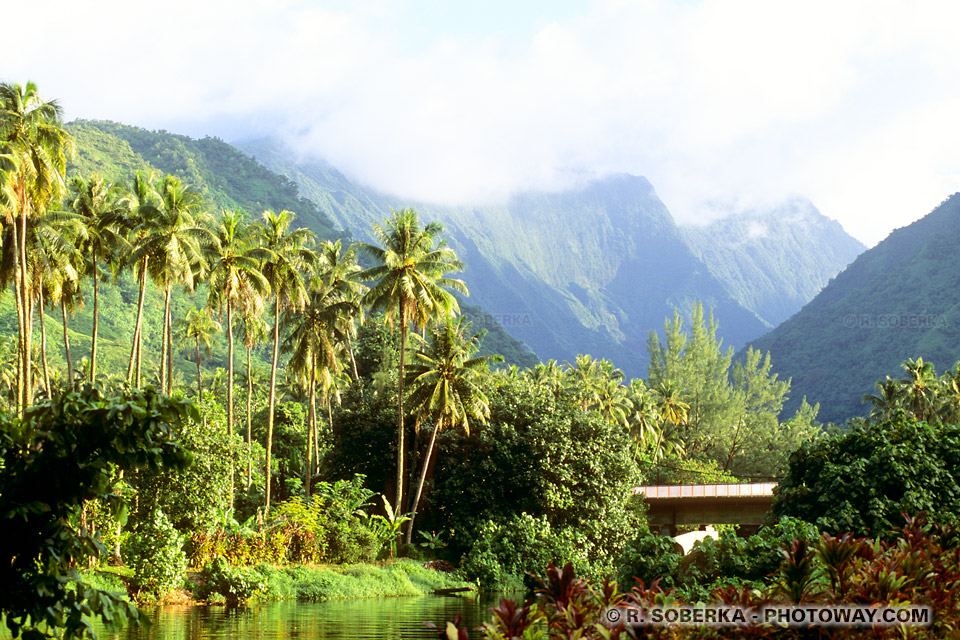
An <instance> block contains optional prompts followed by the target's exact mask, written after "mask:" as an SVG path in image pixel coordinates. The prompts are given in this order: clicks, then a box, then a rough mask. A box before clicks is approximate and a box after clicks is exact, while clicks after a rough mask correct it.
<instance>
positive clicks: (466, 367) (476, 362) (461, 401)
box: [406, 316, 503, 544]
mask: <svg viewBox="0 0 960 640" xmlns="http://www.w3.org/2000/svg"><path fill="white" fill-rule="evenodd" d="M469 330H470V325H469V323H465V322H463V319H462V318H457V319H456V320H454V319H453V318H452V317H450V316H447V317H446V319H445V320H444V321H442V322H440V323H438V325H437V326H436V328H434V329H433V330H432V331H431V333H430V339H429V340H424V339H423V338H421V337H420V336H418V335H416V334H413V339H414V341H415V342H416V350H415V351H414V354H413V362H412V363H411V364H410V367H409V369H408V370H407V372H406V376H407V382H408V383H409V385H410V406H411V412H412V413H413V414H414V415H416V416H417V418H418V420H425V421H429V422H432V423H434V426H433V432H432V433H431V434H430V443H429V444H428V445H427V452H426V454H425V455H424V457H423V464H422V466H421V469H420V479H419V480H418V481H417V489H416V492H415V493H414V495H413V503H412V508H411V509H410V512H411V513H410V521H409V523H408V525H407V536H406V544H410V541H411V539H412V537H413V521H414V518H416V515H417V509H418V508H419V506H420V495H421V493H422V491H423V485H424V482H425V481H426V477H427V469H428V467H429V466H430V459H431V458H432V457H433V446H434V443H435V442H436V441H437V434H438V433H440V431H441V430H443V429H444V428H446V427H452V426H454V425H460V426H462V427H463V430H464V431H465V432H466V433H467V434H469V433H470V420H477V421H480V422H483V421H485V420H486V418H487V416H489V415H490V407H489V404H488V401H487V396H486V395H485V394H484V393H483V390H482V389H481V388H480V383H481V382H482V378H483V374H484V371H485V370H486V368H487V365H488V363H489V362H493V361H496V362H499V361H502V360H503V358H502V357H500V356H478V357H471V356H473V354H474V353H476V352H477V350H478V349H479V348H480V341H481V338H482V337H483V334H484V333H486V332H485V331H481V332H480V333H475V334H473V335H469Z"/></svg>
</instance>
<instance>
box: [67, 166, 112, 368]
mask: <svg viewBox="0 0 960 640" xmlns="http://www.w3.org/2000/svg"><path fill="white" fill-rule="evenodd" d="M70 189H71V191H72V192H73V198H72V200H71V202H70V208H71V209H72V210H73V212H74V213H75V214H76V216H77V217H78V218H79V219H80V220H82V221H83V224H84V226H85V227H86V234H85V235H84V239H83V241H82V245H81V247H80V251H81V253H82V255H83V256H84V258H85V259H86V264H85V265H84V275H87V276H89V277H91V278H92V279H93V330H92V332H91V342H90V345H91V346H90V382H93V381H94V380H96V377H97V337H98V334H99V330H98V328H99V323H100V274H101V262H104V261H110V260H112V259H113V257H114V254H115V251H116V250H117V248H118V247H119V246H121V244H122V243H123V241H124V240H123V237H122V235H121V234H120V232H119V229H118V227H117V224H116V223H117V217H118V216H119V215H120V202H119V201H120V197H121V193H120V190H119V189H118V188H117V187H115V186H113V185H111V184H109V183H107V182H106V181H105V180H104V179H103V178H101V177H100V176H98V175H96V174H94V175H92V176H90V178H89V179H87V180H84V179H83V178H81V177H79V176H78V177H75V178H74V179H73V180H72V181H71V182H70Z"/></svg>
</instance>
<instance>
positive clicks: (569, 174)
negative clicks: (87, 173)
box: [0, 0, 960, 244]
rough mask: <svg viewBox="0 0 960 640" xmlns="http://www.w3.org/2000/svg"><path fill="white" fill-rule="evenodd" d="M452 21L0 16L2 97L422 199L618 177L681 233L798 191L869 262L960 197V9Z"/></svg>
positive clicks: (172, 11)
mask: <svg viewBox="0 0 960 640" xmlns="http://www.w3.org/2000/svg"><path fill="white" fill-rule="evenodd" d="M460 4H463V3H446V2H441V1H429V0H420V1H414V0H411V1H398V2H358V3H352V2H323V1H318V2H308V1H301V0H284V1H282V2H272V1H266V0H264V1H251V0H241V1H236V2H196V1H193V2H185V1H182V0H172V1H171V2H167V3H165V4H164V5H163V6H162V7H161V5H157V4H155V3H128V2H95V3H77V2H60V1H53V2H47V3H45V4H44V10H43V14H44V15H41V14H40V11H39V10H38V9H37V8H36V7H34V6H33V5H30V4H20V3H18V4H8V6H5V7H4V21H5V22H6V23H7V24H8V25H20V26H18V27H16V28H9V29H6V30H5V42H4V57H3V61H2V63H0V79H2V80H4V81H12V82H19V83H23V82H25V81H27V80H33V81H34V82H36V83H37V84H38V86H39V88H40V90H41V93H42V94H43V95H44V96H46V97H50V98H57V99H59V100H60V102H61V103H62V104H63V106H64V107H65V109H66V112H67V116H68V118H70V119H73V118H96V119H111V120H116V121H120V122H124V123H126V124H133V125H138V126H143V127H147V128H151V129H160V128H162V129H167V130H169V131H172V132H177V133H186V134H189V135H192V136H204V135H215V136H219V137H221V138H223V139H225V140H228V141H241V140H244V139H249V138H254V137H259V136H264V135H278V136H282V137H283V138H285V139H286V140H287V141H288V142H290V143H291V144H293V145H294V146H295V148H296V149H297V150H298V152H299V153H300V154H302V155H303V156H304V157H322V158H324V159H326V160H327V161H329V162H331V163H332V164H334V165H335V166H337V167H338V168H340V169H341V170H342V171H344V172H345V173H347V174H348V175H349V176H350V177H352V178H354V179H356V180H359V181H361V182H363V183H365V184H368V185H371V186H374V187H376V188H379V189H381V190H383V191H387V192H392V193H396V194H399V195H402V196H406V197H410V198H415V199H418V200H425V201H433V202H438V203H463V202H476V201H484V202H488V201H493V200H499V199H503V198H505V197H506V196H508V195H509V194H510V193H512V192H514V191H517V190H524V189H549V190H555V189H563V188H567V187H570V186H575V185H576V184H578V183H580V182H582V181H584V180H587V179H589V178H591V177H593V176H599V175H604V174H607V173H610V172H618V171H625V172H629V173H633V174H638V175H643V176H646V177H647V178H649V179H650V181H651V182H652V183H653V184H654V186H655V187H656V189H657V191H658V193H659V195H660V196H661V198H662V199H663V200H664V202H665V203H666V204H667V206H668V207H669V208H670V210H671V211H672V212H673V214H674V215H675V217H676V218H677V219H678V220H679V221H680V222H681V223H684V222H685V223H702V222H706V221H709V220H710V219H711V218H713V217H715V216H716V215H718V213H717V211H718V209H719V208H718V207H714V206H712V205H710V204H709V203H712V202H724V203H729V202H731V201H733V202H736V203H738V206H754V205H756V204H757V203H763V202H767V201H776V200H779V199H782V198H785V197H790V196H794V195H802V196H805V197H807V198H809V199H810V200H812V201H813V203H814V204H815V205H816V206H817V207H818V208H819V209H820V210H821V211H822V212H823V213H824V214H826V215H828V216H830V217H832V218H835V219H837V220H839V221H840V222H841V223H842V224H843V225H844V227H845V228H846V229H847V231H848V232H850V233H851V234H853V235H854V236H856V237H857V238H859V239H860V240H862V241H864V242H865V243H867V244H874V243H876V242H877V241H879V240H881V239H882V238H883V237H884V236H885V235H886V234H887V233H889V231H890V230H892V229H893V228H895V227H899V226H903V225H906V224H909V223H910V222H912V221H913V220H915V219H917V218H919V217H921V216H923V215H925V214H926V213H927V212H929V211H930V210H931V209H932V208H933V207H935V206H936V205H937V204H939V202H940V201H941V200H943V199H944V198H945V197H947V196H948V195H949V194H951V193H953V192H955V191H957V190H958V185H960V166H958V162H960V161H958V158H960V156H958V154H957V153H956V149H957V148H958V147H960V127H958V126H957V125H956V120H957V114H958V113H960V39H958V38H957V37H956V34H955V25H956V24H958V22H960V4H956V3H952V2H927V3H910V2H877V1H872V2H836V1H833V2H804V3H774V2H768V1H763V0H757V1H743V2H730V1H720V0H705V1H703V2H665V1H644V2H625V1H620V2H618V1H612V0H611V1H596V2H574V1H564V2H556V1H552V2H551V1H538V2H521V3H514V2H505V1H487V2H483V3H475V5H473V6H471V7H469V8H463V7H460V6H458V5H460Z"/></svg>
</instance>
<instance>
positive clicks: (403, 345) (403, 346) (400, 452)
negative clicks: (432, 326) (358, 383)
mask: <svg viewBox="0 0 960 640" xmlns="http://www.w3.org/2000/svg"><path fill="white" fill-rule="evenodd" d="M403 312H404V308H403V302H401V303H400V369H399V374H398V382H397V500H396V502H394V507H393V508H394V510H395V511H396V512H397V513H402V511H403V458H404V453H405V451H404V445H403V435H404V433H403V431H404V430H403V364H404V355H405V352H406V350H407V319H406V318H405V317H404V314H403Z"/></svg>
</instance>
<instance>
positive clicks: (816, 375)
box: [752, 194, 960, 422]
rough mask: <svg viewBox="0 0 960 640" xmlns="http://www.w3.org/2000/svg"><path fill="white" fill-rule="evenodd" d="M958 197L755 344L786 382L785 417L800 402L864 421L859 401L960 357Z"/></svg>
mask: <svg viewBox="0 0 960 640" xmlns="http://www.w3.org/2000/svg"><path fill="white" fill-rule="evenodd" d="M958 260H960V194H954V195H952V196H950V197H949V198H947V199H946V200H945V201H944V202H943V203H942V204H941V205H940V206H938V207H937V208H936V209H934V210H933V211H932V212H931V213H929V214H928V215H926V216H925V217H924V218H922V219H920V220H918V221H917V222H914V223H913V224H911V225H909V226H906V227H902V228H900V229H897V230H895V231H893V232H892V233H891V234H890V235H889V236H888V237H887V238H886V239H885V240H883V241H882V242H880V243H879V244H878V245H877V246H875V247H873V248H872V249H869V250H868V251H866V252H864V253H863V254H861V255H860V256H859V257H858V258H857V259H856V260H855V261H854V262H853V263H852V264H851V265H850V266H849V267H847V269H845V270H844V271H843V272H841V273H840V274H838V275H837V276H836V277H835V278H834V279H833V280H832V281H831V282H830V283H829V284H828V285H827V286H826V287H825V288H824V289H823V291H821V292H820V293H819V294H818V295H817V296H816V297H815V298H814V299H813V300H811V301H810V302H809V303H808V304H807V305H806V306H804V307H803V309H801V310H800V311H799V312H798V313H797V314H796V315H794V316H793V317H792V318H790V319H789V320H787V321H786V322H784V323H783V324H781V325H780V326H778V327H777V328H775V329H774V330H773V331H771V332H770V333H768V334H766V335H764V336H763V337H761V338H759V339H757V340H755V341H753V343H752V346H753V347H755V348H758V349H761V350H763V351H767V350H769V351H770V352H771V354H772V359H773V363H774V369H775V370H776V371H778V372H779V373H780V374H781V376H782V377H790V378H792V380H793V384H792V388H791V389H792V396H793V397H792V398H791V401H790V402H788V403H787V404H786V405H785V406H784V410H785V411H786V412H788V413H789V412H790V411H792V410H794V409H795V408H796V406H797V405H798V404H799V400H800V398H801V397H803V396H806V397H807V400H808V401H810V402H819V403H821V410H820V418H821V419H822V420H825V421H828V420H829V421H834V422H842V421H843V420H846V419H848V418H851V417H853V416H857V415H863V414H864V413H865V412H866V408H865V407H864V405H863V404H862V402H861V398H862V397H863V395H864V394H867V393H872V392H873V391H874V388H873V385H874V383H875V382H876V381H877V380H878V379H881V378H883V377H884V375H890V376H891V377H899V376H900V375H901V374H902V370H901V369H900V364H901V363H902V362H903V361H904V360H906V359H908V358H917V357H923V359H924V360H926V361H930V362H933V363H934V364H935V365H936V366H937V367H939V370H940V371H943V370H945V369H947V368H949V367H952V366H953V365H954V364H955V363H956V362H957V360H958V359H960V276H958V275H957V274H956V273H955V271H954V270H953V269H952V268H951V267H950V265H952V264H954V263H956V262H957V261H958Z"/></svg>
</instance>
